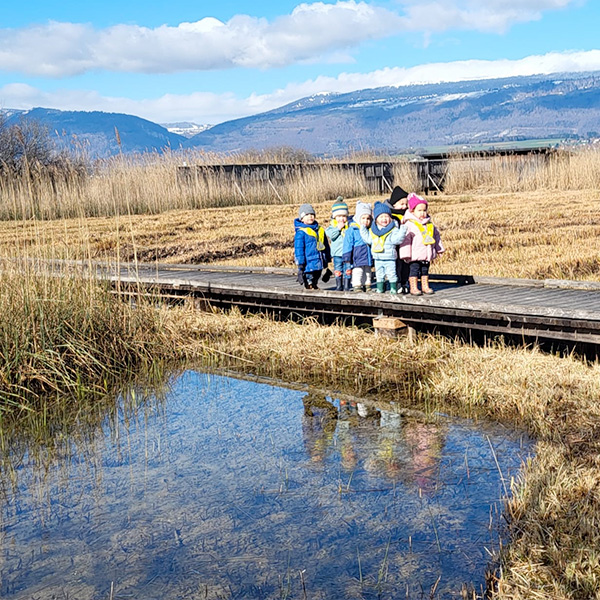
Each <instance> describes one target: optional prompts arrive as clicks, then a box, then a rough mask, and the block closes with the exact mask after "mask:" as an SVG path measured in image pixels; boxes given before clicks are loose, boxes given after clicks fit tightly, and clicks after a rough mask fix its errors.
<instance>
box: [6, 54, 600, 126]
mask: <svg viewBox="0 0 600 600" xmlns="http://www.w3.org/2000/svg"><path fill="white" fill-rule="evenodd" d="M599 70H600V50H590V51H586V52H566V53H549V54H544V55H534V56H528V57H525V58H522V59H520V60H496V61H488V60H466V61H457V62H450V63H430V64H425V65H419V66H416V67H411V68H400V67H393V68H392V67H390V68H385V69H380V70H377V71H372V72H370V73H342V74H341V75H339V76H337V77H318V78H316V79H313V80H309V81H305V82H301V83H291V84H289V85H287V86H286V87H284V88H281V89H278V90H275V91H273V92H272V93H270V94H262V95H258V94H251V95H250V96H248V97H246V98H239V97H237V96H235V94H233V93H226V94H213V93H204V92H197V93H193V94H187V95H177V94H165V95H164V96H161V97H159V98H149V99H145V100H132V99H129V98H112V97H104V96H101V95H100V94H98V93H97V92H93V91H85V90H82V91H73V90H63V91H57V92H43V91H41V90H38V89H36V88H34V87H32V86H29V85H25V84H19V83H14V84H9V85H5V86H4V87H2V88H0V106H1V107H4V108H17V109H29V108H32V107H34V106H44V107H46V108H58V109H61V110H102V111H107V112H121V113H127V114H133V115H137V116H140V117H144V118H146V119H150V120H151V121H155V122H159V123H162V122H169V121H195V122H197V123H204V124H207V123H211V124H214V123H219V122H221V121H226V120H230V119H236V118H240V117H245V116H248V115H252V114H256V113H260V112H264V111H267V110H272V109H274V108H277V107H279V106H282V105H284V104H287V103H289V102H294V101H295V100H298V99H300V98H303V97H305V96H310V95H313V94H319V93H324V92H337V93H344V92H351V91H354V90H358V89H364V88H373V87H382V86H402V85H410V84H415V83H437V82H441V81H466V80H469V79H490V78H496V77H515V76H520V75H534V74H551V73H561V72H582V71H599Z"/></svg>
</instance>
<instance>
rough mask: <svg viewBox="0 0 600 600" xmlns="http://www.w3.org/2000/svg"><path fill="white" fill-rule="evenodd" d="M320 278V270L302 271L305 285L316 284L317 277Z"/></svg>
mask: <svg viewBox="0 0 600 600" xmlns="http://www.w3.org/2000/svg"><path fill="white" fill-rule="evenodd" d="M320 278H321V271H320V270H319V271H305V272H304V281H305V282H306V283H305V286H306V287H311V286H314V285H317V283H318V282H319V279H320Z"/></svg>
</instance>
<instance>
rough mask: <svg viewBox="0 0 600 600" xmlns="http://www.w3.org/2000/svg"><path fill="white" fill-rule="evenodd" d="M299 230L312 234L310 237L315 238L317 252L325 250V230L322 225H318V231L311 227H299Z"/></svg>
mask: <svg viewBox="0 0 600 600" xmlns="http://www.w3.org/2000/svg"><path fill="white" fill-rule="evenodd" d="M299 229H300V231H304V233H306V235H312V237H314V238H317V250H318V251H319V252H323V250H325V230H324V229H323V228H322V227H319V230H318V231H319V233H318V235H317V232H316V231H315V230H314V229H312V228H311V227H300V228H299Z"/></svg>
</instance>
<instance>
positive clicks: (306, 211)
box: [298, 204, 317, 221]
mask: <svg viewBox="0 0 600 600" xmlns="http://www.w3.org/2000/svg"><path fill="white" fill-rule="evenodd" d="M316 214H317V213H316V212H315V209H314V208H313V207H312V206H311V205H310V204H303V205H302V206H301V207H300V210H299V211H298V218H299V219H300V220H301V221H302V219H304V217H305V216H306V215H315V216H316Z"/></svg>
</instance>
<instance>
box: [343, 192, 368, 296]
mask: <svg viewBox="0 0 600 600" xmlns="http://www.w3.org/2000/svg"><path fill="white" fill-rule="evenodd" d="M371 214H372V209H371V205H370V204H367V203H366V202H357V203H356V211H355V212H354V217H353V219H352V221H351V222H350V226H349V227H348V231H347V232H346V235H345V236H344V248H343V259H344V262H346V263H350V264H351V265H352V290H353V291H354V292H360V291H364V292H370V291H371V266H372V264H373V257H372V255H371V247H370V246H369V245H368V244H366V243H365V242H364V241H363V239H362V237H361V235H360V228H361V226H364V227H370V226H371Z"/></svg>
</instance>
